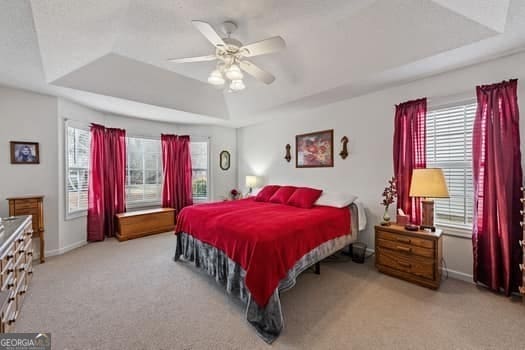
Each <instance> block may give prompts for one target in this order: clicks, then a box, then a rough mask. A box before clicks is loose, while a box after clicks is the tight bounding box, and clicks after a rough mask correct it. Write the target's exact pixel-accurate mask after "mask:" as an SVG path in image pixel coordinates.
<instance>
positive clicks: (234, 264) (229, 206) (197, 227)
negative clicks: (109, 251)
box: [174, 198, 364, 343]
mask: <svg viewBox="0 0 525 350" xmlns="http://www.w3.org/2000/svg"><path fill="white" fill-rule="evenodd" d="M360 221H361V224H360ZM363 221H364V211H363V210H362V206H360V205H359V203H358V202H354V203H353V204H351V205H349V206H348V207H345V208H335V207H328V206H314V207H312V208H310V209H304V208H298V207H295V206H291V205H286V204H280V203H269V202H258V201H256V200H255V199H254V198H248V199H243V200H237V201H228V202H220V203H207V204H200V205H194V206H190V207H186V208H184V209H183V210H182V211H181V212H180V214H179V216H178V218H177V226H176V229H175V234H176V236H177V246H176V250H175V257H174V260H175V261H180V260H181V259H182V260H183V261H187V262H191V263H193V264H194V265H195V266H196V267H197V268H200V269H202V270H204V271H206V272H207V273H208V274H209V275H211V276H213V277H214V278H215V279H216V281H217V282H219V283H220V284H221V285H223V286H224V287H225V289H226V290H227V292H228V293H229V294H231V295H233V296H235V297H237V298H239V299H240V300H241V301H242V302H243V303H244V304H245V305H246V311H245V316H246V320H247V321H248V322H249V323H250V324H251V325H252V326H253V327H254V328H255V330H256V332H257V334H258V335H259V336H260V337H261V338H262V339H264V340H265V341H266V342H267V343H272V342H273V341H274V340H275V339H276V338H277V337H278V336H279V334H280V333H281V331H282V329H283V325H284V322H283V315H282V311H281V303H280V300H279V294H280V293H281V292H284V291H286V290H288V289H290V288H292V287H293V286H294V285H295V282H296V278H297V276H298V275H299V274H300V273H301V272H303V271H304V270H306V269H308V268H309V267H311V266H313V265H315V264H317V263H318V262H320V261H321V260H323V259H324V258H326V257H328V256H330V255H332V254H334V253H335V252H337V251H339V250H341V249H343V248H344V247H346V246H348V245H349V244H351V243H352V242H354V241H355V240H356V236H357V232H358V231H359V230H360V229H362V228H363V226H364V222H363Z"/></svg>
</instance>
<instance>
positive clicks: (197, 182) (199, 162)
mask: <svg viewBox="0 0 525 350" xmlns="http://www.w3.org/2000/svg"><path fill="white" fill-rule="evenodd" d="M190 152H191V167H192V174H193V176H192V190H193V199H194V200H197V201H199V200H206V199H208V192H209V182H208V178H209V176H208V142H207V141H202V142H199V141H192V142H191V143H190Z"/></svg>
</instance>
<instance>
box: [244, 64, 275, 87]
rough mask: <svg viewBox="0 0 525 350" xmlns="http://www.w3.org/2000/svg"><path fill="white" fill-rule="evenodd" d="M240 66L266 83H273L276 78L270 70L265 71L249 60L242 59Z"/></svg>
mask: <svg viewBox="0 0 525 350" xmlns="http://www.w3.org/2000/svg"><path fill="white" fill-rule="evenodd" d="M239 66H240V67H241V69H242V70H243V71H245V72H246V73H248V74H250V75H251V76H253V77H254V78H255V79H257V80H260V81H262V82H263V83H265V84H271V83H273V81H274V80H275V77H274V76H273V75H271V74H270V73H268V72H265V71H263V70H262V69H261V68H259V67H257V66H256V65H255V64H253V63H251V62H249V61H241V62H240V63H239Z"/></svg>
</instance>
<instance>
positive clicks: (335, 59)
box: [0, 0, 525, 126]
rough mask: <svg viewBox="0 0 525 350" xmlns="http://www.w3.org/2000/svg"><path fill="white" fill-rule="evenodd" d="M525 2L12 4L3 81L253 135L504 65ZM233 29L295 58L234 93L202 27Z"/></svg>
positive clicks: (5, 4) (268, 61)
mask: <svg viewBox="0 0 525 350" xmlns="http://www.w3.org/2000/svg"><path fill="white" fill-rule="evenodd" d="M524 17H525V0H461V1H459V0H332V1H329V2H326V1H319V0H287V1H279V0H273V1H268V0H251V1H242V0H236V1H233V0H227V1H216V0H154V1H153V0H151V1H147V0H112V1H103V0H34V1H28V0H19V1H11V0H0V29H1V31H0V57H1V58H2V65H0V84H5V85H12V86H17V87H22V88H26V89H30V90H35V91H38V92H43V93H48V94H54V95H58V96H64V97H67V98H70V99H72V100H74V101H77V102H80V103H83V104H86V105H89V106H91V107H94V108H98V109H101V110H107V111H109V112H113V113H121V114H126V115H130V116H135V117H141V118H150V119H156V120H164V121H173V122H186V123H213V124H220V125H231V126H239V125H247V124H250V123H252V122H255V121H260V120H263V119H264V118H265V115H269V114H275V113H278V112H281V113H282V114H285V113H290V112H294V111H298V110H301V109H304V108H311V107H315V106H319V105H322V104H326V103H331V102H335V101H337V100H340V99H345V98H349V97H353V96H357V95H359V94H362V93H365V92H368V91H372V90H375V89H380V88H383V87H385V86H388V85H392V84H394V83H396V82H404V81H408V80H411V79H416V78H421V77H424V76H428V75H431V74H436V73H439V72H443V71H446V70H449V69H453V68H457V67H461V66H465V65H469V64H473V63H477V62H480V61H483V60H485V59H488V58H492V57H497V56H502V55H505V54H508V53H509V52H513V51H516V50H519V49H520V48H522V47H523V46H524V44H525V21H523V18H524ZM192 19H199V20H204V21H208V22H209V23H211V24H212V25H213V26H214V27H215V28H216V29H217V30H220V24H221V23H222V22H223V21H224V20H234V21H235V22H237V24H238V25H239V28H238V30H237V31H236V32H235V33H234V34H233V37H235V38H236V39H239V40H240V41H242V42H243V43H250V42H254V41H258V40H261V39H265V38H267V37H270V36H275V35H280V36H282V37H283V38H284V39H285V40H286V42H287V48H286V50H284V51H283V52H280V53H277V54H272V55H266V56H261V57H255V58H253V59H252V61H253V62H254V63H256V64H258V65H259V66H261V67H262V68H264V69H266V70H268V71H270V72H272V73H273V74H274V75H275V76H276V81H275V82H274V83H273V84H271V85H264V84H262V83H260V82H258V81H255V80H254V79H252V78H251V77H248V78H247V79H246V85H247V89H246V90H244V91H242V92H239V93H223V92H222V91H220V90H216V89H213V88H211V87H210V86H209V85H208V84H206V83H205V81H206V78H207V76H208V74H209V72H210V71H211V70H212V69H213V68H214V63H213V62H203V63H193V64H173V63H169V62H167V61H166V58H168V57H187V56H197V55H206V54H210V53H211V52H212V51H213V47H212V46H211V44H209V43H208V42H207V41H206V39H204V37H202V36H201V35H200V33H199V32H197V31H196V30H195V28H194V27H193V26H192V25H191V20H192Z"/></svg>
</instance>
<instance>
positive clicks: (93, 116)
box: [54, 99, 237, 254]
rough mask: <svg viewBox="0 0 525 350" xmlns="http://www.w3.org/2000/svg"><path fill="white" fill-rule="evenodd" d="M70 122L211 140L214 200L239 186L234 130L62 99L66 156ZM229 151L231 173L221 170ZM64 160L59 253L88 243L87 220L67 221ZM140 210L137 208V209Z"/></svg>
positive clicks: (140, 133)
mask: <svg viewBox="0 0 525 350" xmlns="http://www.w3.org/2000/svg"><path fill="white" fill-rule="evenodd" d="M65 119H69V120H72V121H74V122H80V123H84V124H85V125H89V123H100V124H102V125H105V126H107V127H115V128H122V129H125V130H126V134H127V135H129V136H146V137H159V138H160V134H161V133H174V134H179V135H183V134H184V135H185V134H188V135H190V137H209V138H210V157H211V164H210V166H211V168H210V177H211V199H212V200H213V199H219V198H221V197H222V196H225V195H226V194H227V192H228V191H229V190H230V189H231V188H233V187H235V184H236V182H237V177H236V176H237V169H236V166H235V165H236V158H235V155H236V152H237V149H236V131H235V129H231V128H223V127H216V126H202V125H182V124H177V125H176V124H170V123H161V122H154V121H149V120H143V119H137V118H128V117H123V116H116V115H106V114H104V113H102V112H99V111H95V110H93V109H90V108H87V107H84V106H80V105H78V104H75V103H72V102H70V101H67V100H64V99H59V100H58V127H59V138H60V142H59V144H60V145H59V147H58V153H59V154H61V155H63V154H64V153H65V150H64V125H65V124H64V120H65ZM222 150H228V151H229V152H230V153H231V155H232V158H231V164H232V167H231V168H230V170H228V171H223V170H221V169H220V168H219V153H220V152H221V151H222ZM59 158H60V163H61V164H60V166H59V169H60V170H59V171H60V172H59V192H60V193H59V198H61V200H60V205H59V212H60V215H59V219H60V220H59V222H60V247H61V250H60V251H58V252H54V253H56V254H60V253H63V252H64V251H67V250H70V249H73V248H76V247H78V246H81V245H83V244H85V243H86V225H87V224H86V217H85V216H84V217H79V218H75V219H69V220H66V218H65V207H64V205H65V202H64V200H63V199H62V198H64V189H65V184H64V170H63V169H64V164H63V162H64V157H63V156H61V157H59ZM134 210H136V209H134Z"/></svg>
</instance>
